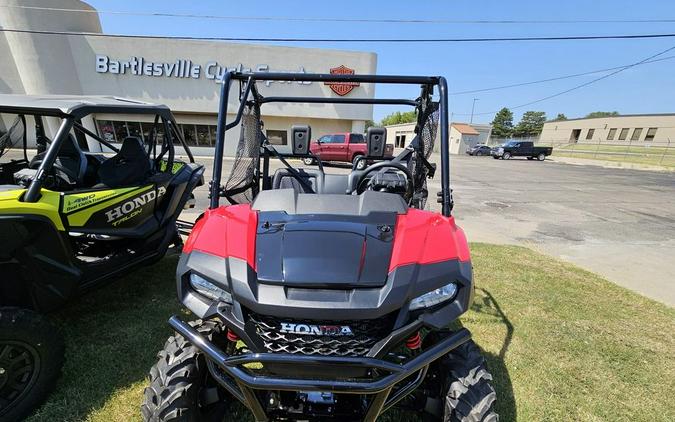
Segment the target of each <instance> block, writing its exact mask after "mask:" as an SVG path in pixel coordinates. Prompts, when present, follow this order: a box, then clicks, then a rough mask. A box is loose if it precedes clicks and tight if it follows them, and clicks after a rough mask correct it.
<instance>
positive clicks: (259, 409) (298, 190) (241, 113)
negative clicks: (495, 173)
mask: <svg viewBox="0 0 675 422" xmlns="http://www.w3.org/2000/svg"><path fill="white" fill-rule="evenodd" d="M261 81H262V82H264V81H311V82H327V83H357V82H358V83H361V84H370V83H385V84H413V85H418V86H420V87H421V92H420V95H419V97H418V98H417V99H415V100H405V99H377V98H351V97H340V98H332V97H328V98H315V97H264V96H262V95H261V94H260V92H259V91H258V89H257V87H256V83H257V82H261ZM233 86H234V87H237V88H238V89H237V90H236V92H233V94H236V95H237V98H238V101H239V107H238V110H237V114H236V118H235V119H234V120H233V121H232V122H229V123H227V122H226V116H227V106H228V102H229V101H228V99H229V97H230V91H231V88H232V87H233ZM233 91H234V90H233ZM434 95H437V97H435V96H434ZM233 96H234V95H233ZM435 98H437V100H435ZM272 102H296V103H297V102H300V103H336V104H397V105H408V106H412V107H415V109H416V112H417V126H416V129H415V133H416V136H415V138H414V139H413V140H412V142H411V143H410V145H409V146H408V147H407V148H405V150H404V151H403V152H402V153H401V154H399V155H398V156H397V157H395V158H393V159H391V160H387V161H383V160H382V157H383V153H384V145H385V141H386V132H385V130H384V129H382V128H370V129H369V130H368V133H367V134H366V138H367V139H366V142H367V145H368V156H366V157H364V159H367V160H368V161H369V162H374V163H373V164H371V165H369V166H368V167H366V168H365V169H363V170H359V169H357V168H356V167H357V166H356V163H355V165H354V167H353V168H352V171H351V172H350V173H349V174H327V173H325V172H324V170H323V168H322V166H321V163H320V160H319V167H318V169H317V168H312V169H299V168H297V169H296V168H294V167H293V166H292V164H291V162H289V161H288V160H287V158H289V157H290V158H307V157H311V155H310V154H311V151H310V149H309V145H308V144H309V142H310V140H311V138H312V136H311V128H309V127H308V126H293V127H292V128H291V144H292V150H293V152H292V154H290V155H286V156H284V155H282V154H280V153H279V152H277V151H276V150H275V148H274V147H273V146H272V145H270V143H269V142H268V141H267V140H266V138H265V136H264V134H263V132H262V126H261V118H260V116H261V107H262V106H263V105H264V104H267V103H272ZM448 123H449V122H448V97H447V84H446V80H445V79H444V78H443V77H415V76H381V75H327V74H289V73H236V72H231V73H227V74H226V75H225V77H224V79H223V85H222V92H221V100H220V110H219V119H218V132H217V143H216V148H215V160H214V168H213V180H212V182H211V186H210V201H211V202H210V207H209V209H207V210H206V211H205V212H204V213H203V214H202V215H201V217H200V218H199V219H198V221H197V222H196V224H195V226H194V229H193V231H192V234H191V235H190V237H189V238H188V240H187V242H186V243H185V246H184V249H183V254H182V256H181V259H180V262H179V264H178V270H177V284H178V297H179V299H180V301H181V302H182V303H183V304H184V305H185V306H186V307H187V308H189V309H190V310H191V311H192V312H193V313H194V314H195V315H197V317H199V318H200V319H199V320H197V321H194V322H192V323H186V322H183V321H182V320H180V319H179V318H178V317H172V318H171V319H170V321H169V323H170V324H171V326H172V327H173V328H174V329H175V330H176V332H177V333H176V334H175V335H174V336H172V337H170V338H169V340H168V341H167V342H166V344H165V347H164V350H162V351H160V352H159V355H158V357H159V361H158V362H157V364H156V365H155V366H153V367H152V369H151V370H150V385H149V386H148V387H147V388H146V390H145V398H144V402H143V404H142V408H141V410H142V414H143V418H144V419H145V420H148V421H169V420H181V421H194V420H229V418H228V405H229V404H231V403H232V402H233V401H234V400H238V401H239V402H241V403H243V404H244V405H245V406H246V407H247V408H248V409H249V410H250V411H251V412H252V414H253V416H254V418H255V419H256V420H257V421H267V420H339V421H352V420H354V421H355V420H359V421H360V420H365V421H374V420H375V419H376V418H377V417H378V416H379V415H380V414H382V413H383V412H385V411H387V410H388V409H390V408H392V407H394V406H399V407H404V408H408V409H414V410H415V411H417V412H420V414H421V413H426V414H427V416H428V417H429V418H431V419H432V420H443V421H488V420H490V421H492V420H497V414H496V413H495V412H494V403H495V399H496V395H495V391H494V389H493V388H492V386H491V385H490V381H491V379H492V377H491V375H490V374H489V372H488V371H487V368H486V366H485V360H484V359H483V357H482V356H481V354H480V351H479V349H478V347H477V346H476V345H475V344H474V343H473V342H472V340H471V334H470V333H469V331H468V330H467V329H465V328H462V327H460V326H459V325H458V324H456V323H455V322H456V320H457V319H458V318H459V316H460V315H462V314H463V313H464V312H466V311H467V310H468V308H469V306H470V304H471V301H472V298H473V291H474V286H473V280H472V268H471V261H470V256H469V249H468V245H467V241H466V238H465V236H464V233H463V232H462V230H461V229H460V228H459V227H457V225H456V224H455V220H454V218H453V217H452V215H451V210H452V205H453V203H452V195H451V189H450V163H449V155H448V149H449V146H448V128H449V126H448ZM237 125H240V126H241V129H240V130H241V136H240V141H239V145H238V148H237V153H236V158H235V161H234V163H233V167H232V170H231V174H230V176H229V177H228V179H227V181H226V182H225V184H224V185H221V173H222V167H223V164H222V162H223V161H222V158H223V144H224V139H225V132H226V131H227V130H230V129H232V128H234V127H235V126H237ZM439 125H440V129H439V130H440V142H441V144H440V158H441V160H440V161H441V163H440V167H441V168H440V173H441V190H440V192H439V193H438V202H439V203H440V208H441V212H440V213H436V212H431V211H426V210H424V208H425V204H426V200H427V185H426V180H427V178H432V177H433V175H434V173H435V170H436V166H435V165H434V164H431V163H430V162H429V161H428V160H429V157H430V154H431V153H432V151H433V146H434V141H435V139H436V131H437V129H438V128H439ZM271 158H277V159H278V160H279V161H280V162H281V163H282V164H283V167H281V168H279V169H278V170H276V171H275V172H274V174H270V160H271ZM312 158H314V159H316V157H312ZM223 197H224V198H226V199H227V201H228V202H229V205H227V206H225V205H220V198H223Z"/></svg>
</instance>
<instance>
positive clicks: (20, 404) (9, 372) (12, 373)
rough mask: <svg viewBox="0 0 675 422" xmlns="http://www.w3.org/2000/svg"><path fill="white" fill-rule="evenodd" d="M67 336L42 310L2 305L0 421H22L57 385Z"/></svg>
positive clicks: (0, 322)
mask: <svg viewBox="0 0 675 422" xmlns="http://www.w3.org/2000/svg"><path fill="white" fill-rule="evenodd" d="M63 356H64V346H63V339H62V338H61V336H60V335H59V333H58V331H56V329H54V327H52V325H51V324H50V323H49V322H47V320H46V319H45V318H44V317H43V316H41V315H40V314H38V313H35V312H33V311H29V310H27V309H21V308H0V420H2V421H14V420H21V419H23V418H25V417H26V416H28V414H29V413H30V412H31V411H32V410H33V409H35V408H36V407H37V406H38V405H40V404H41V403H42V402H43V401H44V399H45V398H46V397H47V394H48V393H49V392H50V391H51V390H52V389H53V388H54V385H55V384H56V380H57V379H58V377H59V374H60V373H61V367H62V366H63Z"/></svg>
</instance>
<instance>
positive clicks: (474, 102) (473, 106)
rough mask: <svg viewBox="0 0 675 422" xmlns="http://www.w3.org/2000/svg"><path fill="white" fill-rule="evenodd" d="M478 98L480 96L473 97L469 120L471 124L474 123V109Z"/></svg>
mask: <svg viewBox="0 0 675 422" xmlns="http://www.w3.org/2000/svg"><path fill="white" fill-rule="evenodd" d="M478 100H479V98H474V99H473V104H472V105H471V120H469V124H471V123H473V109H474V108H475V107H476V101H478Z"/></svg>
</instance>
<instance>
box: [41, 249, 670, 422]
mask: <svg viewBox="0 0 675 422" xmlns="http://www.w3.org/2000/svg"><path fill="white" fill-rule="evenodd" d="M472 251H473V262H474V268H475V280H476V285H477V290H476V298H475V302H474V305H473V306H472V309H471V311H470V312H469V313H468V314H467V315H465V317H464V318H463V319H462V321H463V324H464V325H465V326H466V327H468V328H469V329H470V330H471V331H472V332H473V334H474V338H475V340H476V342H477V343H478V344H479V345H480V346H481V347H482V348H483V349H484V351H485V354H486V357H487V359H488V366H489V368H490V370H491V372H492V374H493V376H494V385H495V388H496V390H497V395H498V412H499V413H500V415H501V420H502V421H513V420H517V419H518V420H522V421H533V420H535V421H556V420H558V421H571V420H574V421H600V420H602V421H605V420H611V421H659V420H660V421H673V420H675V401H674V400H673V398H672V397H673V392H674V391H675V310H673V309H672V308H668V307H666V306H665V305H661V304H659V303H656V302H654V301H651V300H649V299H645V298H643V297H642V296H639V295H637V294H635V293H632V292H630V291H628V290H625V289H623V288H620V287H617V286H616V285H614V284H612V283H609V282H607V281H605V280H603V279H602V278H600V277H598V276H596V275H594V274H591V273H589V272H587V271H584V270H581V269H579V268H576V267H574V266H572V265H569V264H565V263H562V262H559V261H555V260H552V259H550V258H548V257H546V256H543V255H540V254H538V253H535V252H533V251H531V250H529V249H525V248H520V247H512V246H493V245H485V244H473V245H472ZM175 264H176V259H175V258H168V259H165V260H163V261H162V262H160V263H159V264H156V265H155V266H153V267H150V268H146V269H143V270H141V271H139V272H137V273H136V274H135V275H133V276H130V277H127V278H126V279H124V280H122V281H120V282H117V283H115V284H112V285H110V286H108V287H106V288H104V289H102V290H100V291H98V292H96V293H94V294H92V295H89V296H87V297H85V298H83V299H82V300H80V301H78V303H76V304H74V305H73V306H71V307H69V308H68V309H67V310H65V311H62V312H60V313H58V314H56V315H54V316H53V318H54V319H55V320H56V322H57V324H58V325H59V326H60V327H61V329H62V330H63V332H64V334H65V336H66V340H67V363H66V366H65V369H64V374H63V377H62V378H61V380H60V382H59V385H58V387H57V388H56V391H55V392H54V393H53V394H52V396H51V398H50V399H49V401H48V402H47V403H46V404H45V405H44V406H43V407H42V408H41V409H40V410H39V411H38V412H37V413H36V414H35V415H34V416H33V417H32V418H31V420H32V421H62V420H68V421H76V420H91V421H106V422H107V421H130V420H138V419H139V405H140V402H141V397H142V393H143V388H144V386H145V374H146V372H147V370H148V369H149V367H150V366H151V365H152V364H153V363H154V360H155V353H156V352H157V350H158V349H160V348H161V347H162V345H163V343H164V340H165V339H166V337H167V336H169V335H170V329H169V328H168V326H167V324H166V320H167V319H168V317H169V316H170V315H172V314H175V313H182V314H184V315H185V316H186V317H187V312H186V311H183V310H181V308H180V306H179V305H178V304H177V300H176V297H175V289H174V279H173V272H174V268H175ZM187 318H189V317H187ZM388 416H389V417H385V418H383V419H386V420H390V421H391V420H412V419H411V417H410V416H408V415H404V414H400V413H392V414H390V415H388ZM231 420H233V421H240V420H251V419H250V418H249V417H248V416H247V413H246V411H245V410H244V409H243V408H242V407H237V408H235V414H234V415H233V416H232V418H231Z"/></svg>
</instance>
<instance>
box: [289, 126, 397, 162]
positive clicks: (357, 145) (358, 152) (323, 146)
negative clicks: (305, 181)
mask: <svg viewBox="0 0 675 422" xmlns="http://www.w3.org/2000/svg"><path fill="white" fill-rule="evenodd" d="M309 149H310V151H311V152H312V154H313V155H314V156H315V157H317V158H319V159H320V160H321V161H340V162H345V163H354V164H355V165H356V169H357V170H363V169H364V168H366V166H367V165H368V162H367V160H359V157H360V156H365V155H368V149H367V146H366V139H365V137H364V136H363V134H360V133H333V134H330V135H324V136H322V137H320V138H319V139H317V140H316V141H314V142H312V143H311V144H310V146H309ZM393 155H394V145H392V144H387V145H386V146H385V149H384V157H385V158H391V157H392V156H393ZM302 161H303V162H304V163H305V164H306V165H308V166H309V165H311V164H314V161H315V160H314V158H312V157H306V158H304V159H303V160H302ZM356 161H358V163H357V162H356Z"/></svg>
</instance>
